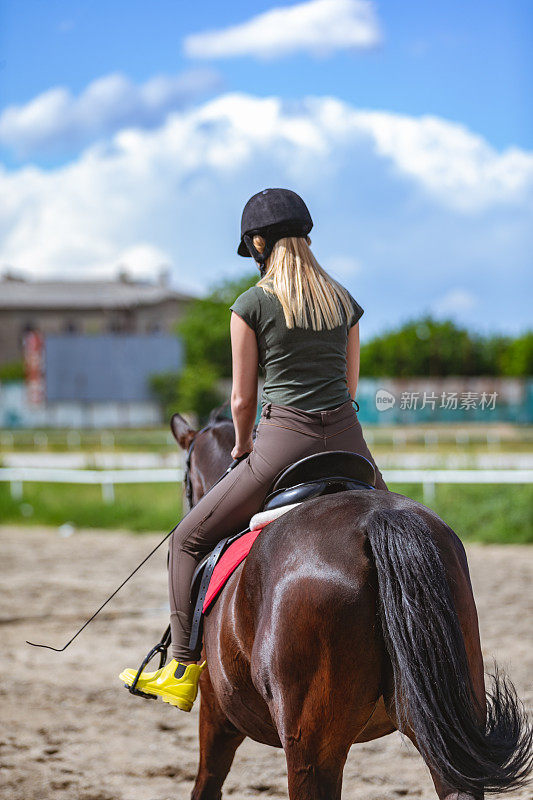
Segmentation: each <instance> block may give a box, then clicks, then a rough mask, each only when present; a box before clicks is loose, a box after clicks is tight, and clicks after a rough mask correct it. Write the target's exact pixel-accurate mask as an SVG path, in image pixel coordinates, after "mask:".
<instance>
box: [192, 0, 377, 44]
mask: <svg viewBox="0 0 533 800" xmlns="http://www.w3.org/2000/svg"><path fill="white" fill-rule="evenodd" d="M380 41H381V32H380V27H379V23H378V20H377V16H376V13H375V7H374V3H373V2H370V0H308V2H305V3H298V4H297V5H292V6H282V7H279V8H273V9H270V10H269V11H265V12H264V13H262V14H258V15H257V16H255V17H252V18H251V19H250V20H248V21H247V22H244V23H242V24H240V25H233V26H231V27H229V28H223V29H221V30H214V31H207V32H205V33H197V34H193V35H191V36H188V37H187V38H186V39H185V42H184V51H185V54H186V55H188V56H190V57H192V58H233V57H235V56H254V57H257V58H276V57H279V56H284V55H287V54H290V53H298V52H307V53H311V54H312V55H315V56H326V55H329V54H331V53H332V52H334V51H336V50H346V49H363V48H369V47H374V46H375V45H377V44H378V43H379V42H380Z"/></svg>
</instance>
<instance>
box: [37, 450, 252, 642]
mask: <svg viewBox="0 0 533 800" xmlns="http://www.w3.org/2000/svg"><path fill="white" fill-rule="evenodd" d="M248 455H249V453H244V454H243V455H242V456H239V457H238V458H236V459H234V460H233V461H232V462H231V464H230V465H229V467H228V468H227V470H226V471H225V472H223V473H222V475H221V476H220V478H218V480H216V481H215V483H214V484H213V486H216V485H217V483H220V481H221V480H222V478H225V477H226V475H227V474H228V473H229V472H231V470H232V469H233V468H234V467H236V466H237V464H239V463H240V462H241V461H242V460H243V458H246V457H247V456H248ZM213 486H212V487H211V488H213ZM187 513H189V512H187ZM185 516H187V514H186V515H185ZM183 519H185V517H183ZM180 522H181V520H180ZM178 525H179V523H178ZM178 525H174V527H173V528H172V530H171V531H169V532H168V533H167V535H166V536H165V537H164V538H163V539H161V541H160V542H159V544H156V546H155V547H154V549H153V550H152V551H151V552H150V553H148V555H147V556H146V558H143V560H142V561H141V563H140V564H138V565H137V566H136V567H135V569H134V570H133V572H130V574H129V575H128V577H127V578H126V579H125V580H123V581H122V583H121V584H120V586H118V587H117V588H116V589H115V591H114V592H113V594H111V595H109V597H108V598H107V600H105V601H104V602H103V603H102V605H101V606H100V608H98V609H97V610H96V611H95V612H94V614H93V615H92V617H89V619H88V620H87V621H86V622H84V624H83V625H82V626H81V628H80V629H79V630H78V631H76V633H75V634H74V636H73V637H72V638H71V639H69V640H68V642H67V643H66V645H65V646H64V647H52V646H51V645H49V644H36V643H35V642H28V641H27V640H26V644H29V645H31V646H32V647H44V648H46V649H47V650H54V651H55V652H56V653H62V652H63V651H64V650H66V649H67V647H68V646H69V645H71V644H72V642H73V641H74V639H76V638H77V637H78V636H79V635H80V633H81V632H82V631H83V630H85V628H86V627H87V625H89V623H90V622H92V621H93V619H94V618H95V617H96V616H97V615H98V614H99V613H100V611H101V610H102V609H103V608H104V607H105V606H106V605H107V604H108V603H109V602H110V600H112V599H113V598H114V597H115V595H117V594H118V593H119V592H120V590H121V589H122V587H123V586H125V585H126V583H127V582H128V581H129V580H130V578H133V576H134V575H135V573H136V572H138V571H139V570H140V568H141V567H142V566H143V565H144V564H146V562H147V561H148V559H149V558H151V557H152V556H153V554H154V553H155V551H156V550H158V549H159V548H160V547H161V545H162V544H163V543H164V542H166V541H167V539H169V538H170V537H171V536H172V534H173V533H174V531H175V530H176V528H177V527H178Z"/></svg>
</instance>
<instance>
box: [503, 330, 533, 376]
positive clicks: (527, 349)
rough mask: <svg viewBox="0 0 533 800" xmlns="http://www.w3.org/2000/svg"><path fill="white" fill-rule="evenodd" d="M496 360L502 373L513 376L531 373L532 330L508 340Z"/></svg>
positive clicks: (532, 365) (532, 362) (532, 354)
mask: <svg viewBox="0 0 533 800" xmlns="http://www.w3.org/2000/svg"><path fill="white" fill-rule="evenodd" d="M498 362H499V367H500V373H501V374H502V375H508V376H513V377H526V376H530V375H533V331H528V332H527V333H524V334H523V335H522V336H519V337H518V338H517V339H512V340H509V341H508V344H507V347H506V348H505V349H504V350H503V352H502V353H500V354H499V359H498Z"/></svg>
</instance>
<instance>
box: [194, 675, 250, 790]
mask: <svg viewBox="0 0 533 800" xmlns="http://www.w3.org/2000/svg"><path fill="white" fill-rule="evenodd" d="M201 687H202V695H201V701H200V764H199V767H198V774H197V776H196V782H195V784H194V789H193V791H192V795H191V800H220V798H221V797H222V784H223V783H224V781H225V780H226V777H227V774H228V772H229V771H230V768H231V764H232V762H233V758H234V756H235V752H236V750H237V748H238V746H239V745H240V744H241V742H242V741H243V740H244V738H245V737H244V736H243V735H242V733H240V732H239V731H238V730H237V729H236V728H235V727H234V726H233V725H232V724H231V722H230V721H229V720H228V718H227V717H226V716H225V715H224V713H223V712H222V709H221V708H220V706H219V704H218V702H217V699H216V697H215V693H214V691H213V687H212V685H211V681H210V680H209V674H208V673H207V672H204V675H203V676H202V683H201Z"/></svg>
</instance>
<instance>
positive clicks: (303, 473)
mask: <svg viewBox="0 0 533 800" xmlns="http://www.w3.org/2000/svg"><path fill="white" fill-rule="evenodd" d="M375 488H376V474H375V470H374V467H373V465H372V464H371V462H370V461H369V460H368V459H367V458H365V457H364V456H360V455H358V454H357V453H351V452H349V451H347V450H330V451H327V452H324V453H315V454H314V455H311V456H307V457H306V458H301V459H300V460H299V461H296V462H295V463H294V464H291V465H290V466H289V467H286V468H285V469H283V470H281V472H279V473H278V475H276V477H275V478H274V480H273V482H272V484H271V486H270V488H269V491H268V494H267V496H266V499H265V501H264V503H263V506H262V508H261V509H259V510H260V511H268V510H270V509H274V508H280V507H281V506H285V505H289V504H290V503H302V502H305V501H306V500H312V499H313V498H315V497H321V496H323V495H328V494H334V493H336V492H346V491H353V490H354V489H355V490H373V489H375ZM249 530H250V529H249V528H245V529H244V530H242V531H239V533H236V534H233V535H232V536H227V537H226V538H225V539H222V540H221V541H220V542H218V544H217V546H216V547H215V549H214V550H213V551H212V552H211V553H209V554H208V555H207V556H205V558H203V559H202V561H200V563H199V564H198V566H197V568H196V570H195V572H194V575H193V578H192V582H191V590H190V600H191V603H193V604H194V615H193V622H192V630H191V637H190V640H189V647H190V649H191V650H192V651H194V650H195V649H196V646H197V644H198V642H199V640H200V636H201V628H202V619H203V613H202V608H203V604H204V599H205V595H206V593H207V589H208V587H209V581H210V580H211V576H212V574H213V570H214V568H215V566H216V564H217V562H218V560H219V559H220V557H221V555H222V554H223V553H224V551H225V550H226V549H227V548H228V547H229V546H230V545H231V544H232V543H233V542H235V541H236V540H237V539H238V538H239V537H240V536H243V534H245V533H247V532H248V531H249Z"/></svg>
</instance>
